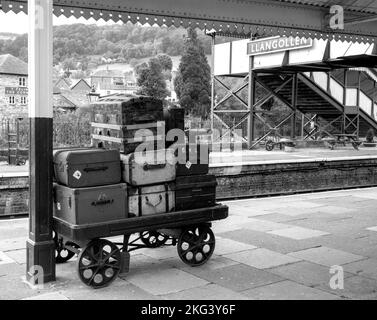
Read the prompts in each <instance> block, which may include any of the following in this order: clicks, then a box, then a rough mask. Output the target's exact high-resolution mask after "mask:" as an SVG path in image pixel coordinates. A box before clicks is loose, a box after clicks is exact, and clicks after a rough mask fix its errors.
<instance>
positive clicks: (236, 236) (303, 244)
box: [219, 229, 327, 254]
mask: <svg viewBox="0 0 377 320" xmlns="http://www.w3.org/2000/svg"><path fill="white" fill-rule="evenodd" d="M219 236H221V237H222V238H227V239H232V240H236V241H239V242H243V243H247V244H250V245H252V246H256V247H260V248H266V249H269V250H272V251H276V252H280V253H283V254H286V253H288V252H293V251H300V250H304V249H308V248H313V247H318V246H320V245H321V244H322V238H323V237H320V238H311V239H305V240H301V241H297V240H293V239H289V238H283V237H279V236H277V235H273V234H269V233H265V232H259V231H251V230H247V229H240V230H235V231H231V232H226V233H221V234H219ZM324 237H327V236H324ZM229 253H231V252H229Z"/></svg>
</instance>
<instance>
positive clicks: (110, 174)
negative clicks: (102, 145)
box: [53, 148, 122, 188]
mask: <svg viewBox="0 0 377 320" xmlns="http://www.w3.org/2000/svg"><path fill="white" fill-rule="evenodd" d="M53 162H54V177H55V180H56V182H58V183H60V184H63V185H65V186H68V187H70V188H88V187H95V186H101V185H110V184H117V183H120V182H121V177H122V175H121V164H120V154H119V152H117V151H116V150H101V149H95V148H86V149H85V148H82V149H80V148H76V149H57V150H54V153H53Z"/></svg>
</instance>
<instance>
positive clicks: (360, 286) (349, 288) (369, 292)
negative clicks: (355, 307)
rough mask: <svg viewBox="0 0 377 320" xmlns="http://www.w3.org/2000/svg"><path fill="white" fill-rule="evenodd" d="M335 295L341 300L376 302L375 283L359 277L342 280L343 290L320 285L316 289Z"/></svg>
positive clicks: (376, 283)
mask: <svg viewBox="0 0 377 320" xmlns="http://www.w3.org/2000/svg"><path fill="white" fill-rule="evenodd" d="M316 288H317V289H321V290H324V291H327V292H329V293H331V294H335V295H337V296H339V297H342V298H347V299H354V300H376V299H377V281H376V280H373V279H369V278H364V277H360V276H354V277H349V278H347V279H344V289H337V290H333V289H331V288H330V287H329V286H328V285H324V284H321V285H319V286H317V287H316Z"/></svg>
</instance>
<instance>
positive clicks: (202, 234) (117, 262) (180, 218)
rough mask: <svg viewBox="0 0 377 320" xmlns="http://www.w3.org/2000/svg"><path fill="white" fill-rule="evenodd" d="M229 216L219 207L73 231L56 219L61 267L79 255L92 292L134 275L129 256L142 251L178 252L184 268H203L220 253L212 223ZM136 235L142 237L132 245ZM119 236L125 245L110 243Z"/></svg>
mask: <svg viewBox="0 0 377 320" xmlns="http://www.w3.org/2000/svg"><path fill="white" fill-rule="evenodd" d="M228 212H229V208H228V207H227V206H224V205H221V204H218V205H216V206H214V207H210V208H203V209H196V210H188V211H178V212H170V213H164V214H158V215H152V216H144V217H134V218H125V219H122V220H115V221H110V222H105V223H96V224H87V225H72V224H70V223H68V222H66V221H63V220H61V219H59V218H56V217H55V218H54V221H53V228H54V233H55V236H54V240H55V245H56V262H57V263H65V262H67V261H69V260H70V259H71V258H73V257H74V256H75V255H76V254H77V255H78V274H79V277H80V279H81V281H82V282H83V283H85V284H86V285H88V286H90V287H92V288H103V287H106V286H108V285H109V284H110V283H111V282H112V281H114V280H115V279H116V278H117V277H118V276H119V275H121V276H125V275H126V274H127V273H128V272H129V264H130V252H132V251H135V250H139V249H144V248H158V247H161V246H165V245H170V246H177V252H178V255H179V257H180V258H181V260H182V261H183V262H184V263H186V264H188V265H190V266H192V267H197V266H201V265H203V264H205V263H206V262H207V261H208V260H209V259H210V258H211V256H212V254H213V252H214V249H215V236H214V234H213V232H212V230H211V226H212V224H211V222H212V221H216V220H223V219H226V218H227V217H228ZM133 234H139V236H138V237H136V238H135V239H134V240H132V241H130V237H131V236H132V235H133ZM116 236H123V242H122V243H113V242H111V241H109V240H106V238H111V237H116ZM169 240H170V243H169V244H168V241H169ZM138 241H141V243H137V242H138Z"/></svg>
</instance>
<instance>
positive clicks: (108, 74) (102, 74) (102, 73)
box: [92, 69, 124, 78]
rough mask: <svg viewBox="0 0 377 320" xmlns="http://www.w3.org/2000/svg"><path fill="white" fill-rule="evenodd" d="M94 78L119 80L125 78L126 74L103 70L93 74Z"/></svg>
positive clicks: (119, 71)
mask: <svg viewBox="0 0 377 320" xmlns="http://www.w3.org/2000/svg"><path fill="white" fill-rule="evenodd" d="M92 77H102V78H114V77H116V78H119V77H122V78H123V77H124V73H123V71H121V70H116V69H114V70H110V69H103V70H97V71H95V72H94V73H93V74H92Z"/></svg>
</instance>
